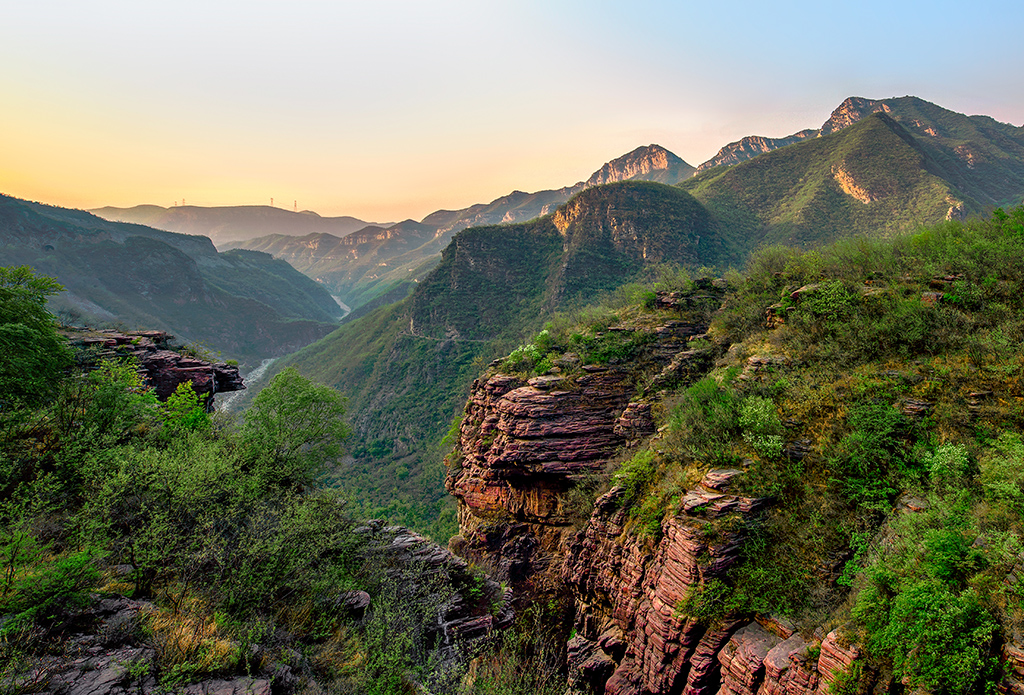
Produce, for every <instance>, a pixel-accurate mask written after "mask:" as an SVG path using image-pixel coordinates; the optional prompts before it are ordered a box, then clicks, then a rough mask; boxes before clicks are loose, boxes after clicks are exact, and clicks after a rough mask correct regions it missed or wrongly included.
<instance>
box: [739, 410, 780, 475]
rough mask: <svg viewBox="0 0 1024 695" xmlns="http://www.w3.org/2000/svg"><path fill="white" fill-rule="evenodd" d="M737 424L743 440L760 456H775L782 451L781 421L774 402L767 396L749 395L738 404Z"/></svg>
mask: <svg viewBox="0 0 1024 695" xmlns="http://www.w3.org/2000/svg"><path fill="white" fill-rule="evenodd" d="M739 425H740V428H741V429H742V430H743V440H744V441H746V442H747V444H749V445H750V446H751V448H753V449H754V451H756V452H757V455H758V456H760V457H761V458H766V459H768V458H775V457H777V456H779V454H781V453H782V447H783V445H784V443H785V442H784V441H783V439H782V436H781V432H782V421H781V420H780V419H779V414H778V413H777V412H776V410H775V404H774V403H772V402H771V401H770V400H768V399H767V398H762V397H760V396H750V397H748V398H746V399H745V400H744V401H743V405H742V406H740V416H739Z"/></svg>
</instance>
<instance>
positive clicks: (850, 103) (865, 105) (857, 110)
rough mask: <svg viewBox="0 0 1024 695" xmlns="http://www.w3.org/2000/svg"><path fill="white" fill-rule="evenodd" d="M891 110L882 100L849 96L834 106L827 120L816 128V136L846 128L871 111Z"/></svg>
mask: <svg viewBox="0 0 1024 695" xmlns="http://www.w3.org/2000/svg"><path fill="white" fill-rule="evenodd" d="M891 110H892V109H891V108H890V107H889V105H888V104H887V103H885V101H883V100H879V99H865V98H864V97H849V98H847V99H845V100H844V101H843V103H842V104H840V105H839V106H837V107H836V109H835V111H833V112H832V115H831V116H829V118H828V120H827V121H825V122H824V123H823V124H822V126H821V128H820V129H818V137H821V136H823V135H830V134H832V133H835V132H837V131H840V130H842V129H843V128H848V127H849V126H851V125H853V124H854V123H856V122H857V121H859V120H860V119H862V118H864V117H865V116H870V115H871V114H873V113H878V112H879V111H881V112H884V113H889V112H890V111H891Z"/></svg>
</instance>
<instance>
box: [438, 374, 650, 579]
mask: <svg viewBox="0 0 1024 695" xmlns="http://www.w3.org/2000/svg"><path fill="white" fill-rule="evenodd" d="M632 391H633V388H632V382H631V381H630V380H629V379H628V372H627V371H625V370H621V369H611V368H604V367H591V368H589V369H588V370H587V371H585V372H584V373H583V374H582V375H580V376H578V377H576V378H574V379H565V380H563V379H561V378H558V377H556V378H554V379H550V378H546V377H535V378H533V379H531V380H530V382H529V383H526V384H524V383H523V382H522V381H521V380H520V379H519V378H518V377H515V376H508V375H504V374H495V375H493V376H491V377H490V378H488V379H486V380H477V381H476V382H475V383H474V384H473V389H472V394H471V396H470V401H469V404H468V405H467V406H466V415H465V418H464V419H463V422H462V426H461V430H460V443H461V451H462V455H463V460H462V461H461V466H460V467H457V468H455V467H453V468H452V469H451V470H450V471H449V475H448V480H447V481H446V485H447V487H448V490H449V491H450V492H451V493H452V494H453V495H454V496H455V497H456V498H457V499H458V500H459V525H460V533H461V535H462V537H463V539H464V541H457V543H461V545H459V546H458V547H457V549H458V551H459V552H460V553H464V554H468V555H469V556H470V557H474V558H477V559H480V558H482V557H484V556H489V562H490V564H492V565H495V566H497V567H499V568H501V570H502V571H503V572H504V573H505V574H506V575H507V576H509V577H511V578H513V579H518V578H526V577H527V576H529V575H530V574H532V573H535V572H539V571H542V570H543V569H545V568H547V566H548V560H549V556H550V554H551V553H553V552H554V551H555V550H556V549H557V548H558V546H559V544H560V543H561V540H562V536H563V533H564V531H565V529H566V527H567V524H568V523H569V519H568V517H567V515H566V510H565V509H564V499H563V495H564V493H565V492H566V491H567V490H568V489H569V488H570V487H571V486H572V484H573V480H574V478H575V477H577V476H580V475H587V474H594V473H600V472H602V471H603V469H604V466H605V464H606V463H607V461H608V459H609V458H610V456H611V455H612V454H613V453H614V451H615V449H616V448H617V447H619V446H621V445H622V444H623V443H624V441H625V438H624V436H623V434H622V433H621V429H620V433H617V432H616V426H617V425H618V423H619V420H620V419H621V417H622V414H623V411H624V410H625V408H626V405H627V403H628V402H629V397H630V395H631V393H632Z"/></svg>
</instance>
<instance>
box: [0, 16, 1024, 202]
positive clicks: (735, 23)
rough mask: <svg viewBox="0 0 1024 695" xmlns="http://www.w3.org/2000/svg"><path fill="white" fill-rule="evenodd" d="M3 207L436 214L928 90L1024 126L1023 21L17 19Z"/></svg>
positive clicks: (698, 152)
mask: <svg viewBox="0 0 1024 695" xmlns="http://www.w3.org/2000/svg"><path fill="white" fill-rule="evenodd" d="M5 15H6V17H5V19H6V21H5V24H4V26H3V27H0V59H3V61H4V64H5V66H6V69H5V70H4V72H3V73H2V74H0V89H2V90H3V94H4V97H5V109H3V111H2V112H0V153H2V156H0V191H2V192H5V193H8V194H10V195H15V196H18V197H22V198H30V199H34V200H40V201H42V202H47V203H52V204H57V205H64V206H69V207H81V208H96V207H103V206H107V205H111V206H116V207H131V206H134V205H139V204H154V205H160V206H163V207H171V206H173V205H174V204H175V203H176V202H177V203H180V201H181V200H182V199H184V200H185V201H186V203H187V204H189V205H202V206H224V205H266V204H269V203H270V199H271V198H274V202H275V206H276V207H280V208H283V209H288V210H291V209H293V201H297V203H298V208H299V210H303V209H309V210H315V211H316V212H318V213H320V214H321V215H325V216H327V215H329V216H337V215H351V216H354V217H358V218H361V219H365V220H385V221H397V220H402V219H407V218H413V219H417V220H419V219H422V218H423V216H425V215H427V214H429V213H430V212H433V211H434V210H437V209H442V208H444V209H457V208H461V207H465V206H467V205H470V204H473V203H478V202H488V201H490V200H493V199H494V198H497V197H500V196H502V195H506V194H507V193H509V192H511V191H512V190H515V189H519V190H525V191H536V190H542V189H549V188H559V187H562V186H566V185H571V184H573V183H575V182H577V181H581V180H585V179H586V178H587V177H588V176H590V174H591V173H593V171H594V170H596V169H597V168H598V167H600V166H601V165H602V164H603V163H604V162H606V161H609V160H611V159H614V158H615V157H618V156H621V155H622V154H625V153H626V152H629V151H630V150H632V149H634V148H636V147H638V146H642V145H647V144H650V143H657V144H659V145H662V146H664V147H666V148H668V149H669V150H671V151H672V152H674V153H675V154H677V155H679V156H680V157H682V158H683V159H685V160H686V161H687V162H689V163H690V164H692V165H694V166H696V165H698V164H700V163H701V162H703V161H705V160H707V159H708V158H710V157H711V156H713V155H714V154H715V152H717V150H718V149H719V148H720V147H722V146H723V145H725V144H727V143H729V142H733V141H735V140H738V139H739V138H741V137H743V136H745V135H765V136H769V137H780V136H784V135H789V134H791V133H793V132H796V131H798V130H801V129H803V128H814V127H817V126H819V125H820V124H821V123H822V122H823V121H824V120H825V119H826V118H827V117H828V115H829V113H830V112H831V111H832V110H833V109H834V108H835V107H836V106H837V105H838V104H839V103H840V102H841V101H842V100H843V99H844V98H846V97H849V96H863V97H868V98H876V99H880V98H888V97H893V96H903V95H906V94H912V95H914V96H918V97H921V98H923V99H926V100H928V101H932V102H934V103H937V104H939V105H941V106H944V107H946V108H949V109H953V110H956V111H960V112H963V113H968V114H985V115H989V116H992V117H993V118H995V119H997V120H1000V121H1004V122H1009V123H1013V124H1015V125H1020V124H1021V122H1022V121H1024V90H1022V89H1021V88H1020V87H1021V85H1020V82H1021V77H1020V76H1019V74H1018V73H1017V71H1016V68H1014V67H1013V66H1015V65H1020V64H1021V63H1022V62H1024V48H1022V47H1021V46H1020V44H1019V42H1018V41H1017V40H1016V37H1015V35H1014V34H1015V33H1016V27H1019V26H1020V25H1021V20H1022V19H1024V8H1021V7H1020V6H1018V5H1016V4H1009V3H999V2H988V3H981V4H978V5H974V6H972V7H971V8H970V10H969V11H968V10H965V9H964V8H963V6H962V5H959V4H955V3H952V2H940V3H929V4H928V5H924V4H921V5H920V6H919V7H912V6H906V5H900V4H891V3H886V4H882V3H881V2H877V1H873V2H868V3H862V4H860V5H857V6H844V7H829V6H821V5H820V4H817V3H814V4H812V3H809V2H789V3H784V4H779V5H778V6H777V7H774V8H772V10H771V14H768V13H767V12H766V10H765V9H764V7H763V5H761V4H757V3H751V2H731V3H719V4H717V5H715V6H714V7H710V6H706V7H679V6H677V4H675V3H669V2H638V3H633V4H631V5H630V6H629V7H628V8H627V7H620V6H617V5H614V4H612V3H604V2H597V3H593V2H592V3H583V2H576V1H572V2H553V3H552V2H548V3H541V2H521V3H516V4H515V6H514V7H513V6H511V5H506V6H500V7H499V6H491V5H484V4H481V3H472V2H462V1H448V2H438V3H431V4H429V5H428V4H425V3H415V2H409V1H407V0H402V1H393V2H380V3H373V4H364V3H347V2H343V3H326V2H318V1H316V0H305V1H302V2H293V3H287V4H286V3H279V2H262V3H245V4H240V3H234V2H224V1H220V2H211V3H202V4H200V3H198V2H184V3H180V4H178V5H175V6H174V7H173V9H168V8H166V7H159V8H158V7H150V6H146V5H139V4H136V3H124V2H115V1H114V0H105V1H104V2H99V3H93V4H89V5H85V4H80V3H70V2H66V1H59V2H58V1H46V0H43V1H41V2H36V3H31V4H30V3H19V4H12V5H11V6H10V7H7V8H6V12H5Z"/></svg>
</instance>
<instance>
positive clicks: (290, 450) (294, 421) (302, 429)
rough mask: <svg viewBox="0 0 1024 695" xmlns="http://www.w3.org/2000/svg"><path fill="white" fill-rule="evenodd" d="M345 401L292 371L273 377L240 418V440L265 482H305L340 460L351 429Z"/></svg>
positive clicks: (336, 393)
mask: <svg viewBox="0 0 1024 695" xmlns="http://www.w3.org/2000/svg"><path fill="white" fill-rule="evenodd" d="M344 415H345V399H344V398H343V397H342V395H341V394H340V393H338V392H337V391H335V390H334V389H332V388H331V387H329V386H324V385H323V384H317V383H315V382H313V381H310V380H309V379H307V378H305V377H304V376H302V375H301V374H299V372H298V371H297V370H296V369H295V368H294V367H289V368H287V369H285V370H284V371H282V372H281V373H280V374H278V375H277V376H275V377H274V378H273V380H271V382H270V384H269V385H268V386H267V387H266V388H265V389H263V390H262V391H261V392H260V394H259V395H258V396H256V399H255V400H254V401H253V404H252V406H251V407H250V408H249V410H248V412H246V414H245V423H244V425H243V427H242V441H243V443H244V445H245V446H246V457H247V458H248V459H249V461H250V465H252V466H253V467H254V468H257V469H259V470H260V472H261V473H262V474H263V478H264V481H265V482H266V483H267V484H273V485H287V484H289V483H306V482H309V481H311V480H312V478H313V477H314V476H315V475H316V473H317V472H318V471H319V470H320V469H321V468H323V467H324V466H325V465H326V464H328V463H329V462H331V461H333V460H335V459H337V458H338V457H339V456H341V452H342V448H341V443H342V442H343V441H344V440H345V439H347V438H348V437H349V435H350V434H351V430H350V429H349V427H348V425H347V424H346V423H345V422H344V421H343V420H342V417H343V416H344Z"/></svg>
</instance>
